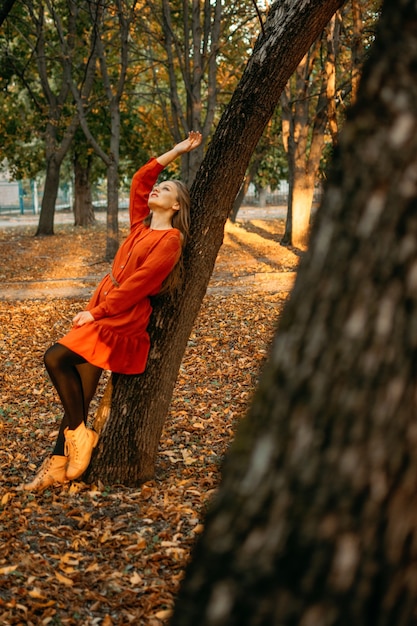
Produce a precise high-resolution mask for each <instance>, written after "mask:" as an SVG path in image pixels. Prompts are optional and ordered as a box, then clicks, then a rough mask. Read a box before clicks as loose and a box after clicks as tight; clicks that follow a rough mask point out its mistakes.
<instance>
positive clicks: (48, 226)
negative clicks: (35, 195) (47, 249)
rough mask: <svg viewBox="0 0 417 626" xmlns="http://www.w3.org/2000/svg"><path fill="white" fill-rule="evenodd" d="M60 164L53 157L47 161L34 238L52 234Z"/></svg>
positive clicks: (59, 161)
mask: <svg viewBox="0 0 417 626" xmlns="http://www.w3.org/2000/svg"><path fill="white" fill-rule="evenodd" d="M61 163H62V161H61V160H57V159H56V157H55V155H53V156H52V157H50V158H49V159H48V160H47V165H46V176H45V186H44V190H43V196H42V203H41V210H40V213H39V223H38V228H37V230H36V233H35V237H40V236H42V235H53V234H54V215H55V204H56V199H57V196H58V188H59V173H60V170H61Z"/></svg>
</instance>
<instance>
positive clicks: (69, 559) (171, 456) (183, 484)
mask: <svg viewBox="0 0 417 626" xmlns="http://www.w3.org/2000/svg"><path fill="white" fill-rule="evenodd" d="M282 232H283V223H282V221H280V220H277V219H274V220H270V219H269V220H266V219H252V220H245V221H241V222H239V223H237V224H236V225H233V226H232V225H228V226H227V229H226V236H225V242H224V245H223V247H222V249H221V252H220V255H219V258H218V261H217V265H216V269H215V272H214V274H213V278H212V281H211V283H210V286H209V290H208V293H207V296H206V298H205V301H204V303H203V307H202V310H201V313H200V315H199V317H198V320H197V323H196V325H195V328H194V331H193V334H192V336H191V337H190V340H189V343H188V347H187V350H186V354H185V356H184V359H183V363H182V366H181V370H180V375H179V379H178V382H177V386H176V390H175V393H174V397H173V400H172V403H171V408H170V412H169V416H168V419H167V423H166V427H165V430H164V433H163V437H162V440H161V446H160V454H159V460H158V465H157V475H156V478H155V480H154V481H152V482H149V483H146V484H144V485H143V486H142V487H141V488H140V489H128V488H125V487H121V486H117V485H113V486H112V487H108V486H106V485H103V484H95V485H86V484H84V483H82V482H76V483H73V484H71V485H70V486H66V487H64V488H52V489H49V490H47V491H46V492H44V493H43V494H42V495H34V494H31V493H21V492H20V491H19V490H18V486H19V484H20V483H21V482H22V481H24V480H26V479H29V478H31V477H32V475H33V474H34V472H35V471H36V469H37V468H38V467H39V465H40V463H41V462H42V460H43V458H44V457H45V455H46V454H48V452H49V451H50V449H51V445H52V443H53V440H54V438H55V436H56V433H57V429H58V425H59V421H60V419H61V414H60V405H59V402H58V399H57V397H56V395H55V392H54V391H53V388H52V385H51V384H50V382H49V380H48V378H47V375H46V374H45V371H44V368H43V364H42V355H43V352H44V351H45V349H46V348H47V347H48V346H49V345H50V344H51V342H53V341H54V340H56V339H58V338H59V337H60V335H62V334H63V333H64V332H65V331H66V329H67V328H68V325H69V324H70V320H71V318H72V316H73V315H74V314H75V313H76V312H77V311H78V310H80V308H82V307H83V303H84V302H85V299H86V298H87V297H88V294H89V293H90V291H91V289H92V287H93V285H94V284H95V282H96V280H97V279H98V278H99V277H100V276H101V275H103V273H105V272H106V271H107V265H106V263H105V262H104V261H103V260H102V255H103V250H104V241H105V232H104V226H103V225H102V224H101V223H99V224H98V225H97V226H95V227H94V228H93V229H90V230H78V229H74V228H73V227H71V226H69V225H61V226H58V227H57V236H56V237H54V238H42V239H37V238H34V237H33V236H32V235H33V229H32V228H31V227H26V228H23V227H19V228H6V229H3V230H0V257H1V265H0V267H1V268H2V269H1V270H0V272H1V279H2V284H3V289H2V298H1V300H0V359H1V370H0V381H1V387H0V399H1V403H0V435H1V436H0V467H1V474H0V477H1V482H0V623H1V624H13V625H15V624H16V625H17V624H42V625H43V624H45V625H47V624H83V625H93V624H101V625H104V626H110V625H113V624H114V625H116V624H120V625H122V624H129V623H132V624H136V625H137V624H141V625H143V626H159V625H160V624H163V623H167V620H168V618H169V615H170V614H171V609H172V606H173V602H174V598H175V593H176V591H177V589H178V586H179V581H180V580H181V578H182V575H183V570H184V566H185V564H186V562H187V560H188V558H189V554H190V550H191V548H192V546H193V543H194V540H195V538H196V536H197V535H198V534H199V533H200V532H201V530H202V527H203V526H202V525H203V521H204V512H205V510H206V506H207V502H208V501H209V499H210V497H211V495H212V494H213V492H214V490H215V489H216V486H217V483H218V480H219V470H220V466H221V462H222V458H223V456H224V454H225V453H226V451H227V448H228V446H229V443H230V441H231V439H232V437H233V433H234V428H235V424H236V422H237V420H239V419H240V418H241V417H242V416H243V415H244V413H245V411H246V407H247V405H248V402H249V401H250V398H251V394H252V392H253V390H254V387H255V385H256V381H257V379H258V372H259V368H260V366H261V364H262V362H263V360H264V359H265V356H266V352H267V346H268V343H269V340H270V338H271V336H272V334H273V330H274V327H275V322H276V319H277V317H278V315H279V313H280V310H281V307H282V304H283V302H284V300H285V298H286V296H287V292H288V289H290V287H291V284H292V279H293V276H294V274H293V272H294V269H295V267H296V264H297V260H298V259H297V257H296V255H295V254H293V253H292V252H291V251H290V250H288V249H286V248H283V247H281V246H280V245H279V244H278V243H277V242H278V239H279V236H280V235H281V234H282ZM105 378H106V377H104V379H103V382H102V383H101V387H100V391H101V390H102V388H103V385H104V384H105ZM99 395H100V394H99ZM96 406H97V402H96V403H95V405H94V406H93V409H92V412H94V410H95V408H96Z"/></svg>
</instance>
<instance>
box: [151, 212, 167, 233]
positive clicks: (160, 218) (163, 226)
mask: <svg viewBox="0 0 417 626" xmlns="http://www.w3.org/2000/svg"><path fill="white" fill-rule="evenodd" d="M171 220H172V215H167V214H166V213H165V214H163V215H161V214H159V213H154V212H153V213H152V217H151V223H150V224H149V228H152V229H153V230H168V229H169V228H172V222H171Z"/></svg>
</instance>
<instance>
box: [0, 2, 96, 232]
mask: <svg viewBox="0 0 417 626" xmlns="http://www.w3.org/2000/svg"><path fill="white" fill-rule="evenodd" d="M77 7H78V4H76V3H74V2H72V1H71V0H68V3H67V2H64V1H62V2H59V3H55V4H54V10H56V11H58V10H59V11H60V13H61V16H62V17H61V22H62V24H63V29H64V30H65V36H64V40H65V55H63V54H62V47H61V45H60V41H59V40H58V38H57V35H56V32H55V29H54V28H53V24H52V20H51V16H52V14H51V12H50V11H49V9H50V8H51V6H50V5H49V7H48V2H46V3H44V2H19V3H16V5H15V6H14V8H13V10H12V11H11V13H10V15H9V17H8V19H7V22H6V25H5V28H4V29H3V33H2V37H1V43H2V57H3V59H4V61H5V67H4V70H5V72H6V74H7V75H8V79H9V82H14V83H16V84H20V86H21V88H23V90H24V91H25V93H26V94H27V97H28V100H29V99H30V100H31V103H32V106H33V109H34V110H35V111H36V120H37V122H38V123H37V124H36V125H34V126H33V127H32V136H35V137H36V136H38V137H42V138H43V140H44V159H45V162H46V167H45V169H46V173H45V184H44V192H43V197H42V204H41V212H40V216H39V225H38V229H37V233H36V234H37V235H51V234H53V222H54V212H55V202H56V198H57V193H58V186H59V178H60V170H61V166H62V162H63V160H64V158H65V156H66V155H67V153H68V150H69V147H70V145H71V142H72V139H73V137H74V133H75V131H76V129H77V127H78V116H77V112H76V110H75V108H74V106H73V100H72V95H71V92H70V88H69V81H68V63H69V61H70V60H71V62H73V64H74V66H75V67H76V68H77V71H78V72H79V73H78V80H77V86H78V89H79V90H80V93H81V94H82V97H83V98H88V95H89V92H90V90H91V87H92V84H93V78H94V59H93V58H91V57H90V58H88V59H87V60H85V58H84V53H85V49H84V46H83V44H82V42H81V39H80V37H79V34H80V30H82V24H81V22H80V20H79V19H78V17H79V11H78V8H77ZM74 59H75V60H74ZM3 76H4V74H3ZM31 117H32V118H33V117H34V115H32V116H31ZM6 145H7V144H6ZM11 160H12V161H13V160H14V158H13V157H12V159H11ZM36 162H37V163H39V159H37V160H36Z"/></svg>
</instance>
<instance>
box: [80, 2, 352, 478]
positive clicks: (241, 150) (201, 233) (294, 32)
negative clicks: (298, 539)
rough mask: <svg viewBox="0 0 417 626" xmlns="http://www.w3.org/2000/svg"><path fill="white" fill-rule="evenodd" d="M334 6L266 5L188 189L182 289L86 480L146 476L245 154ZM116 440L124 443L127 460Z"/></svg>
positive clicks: (156, 326)
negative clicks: (261, 33) (260, 29)
mask: <svg viewBox="0 0 417 626" xmlns="http://www.w3.org/2000/svg"><path fill="white" fill-rule="evenodd" d="M342 3H343V2H342V0H311V1H309V2H308V1H305V2H302V3H301V4H296V5H294V3H293V2H292V0H286V1H285V2H280V3H275V4H274V5H272V7H271V11H270V15H269V18H268V20H267V23H266V25H265V37H261V38H260V39H259V40H258V42H257V44H256V46H255V49H254V52H253V55H252V57H251V59H250V61H249V63H248V66H247V68H246V70H245V72H244V74H243V77H242V79H241V81H240V84H239V86H238V88H237V89H236V91H235V93H234V95H233V97H232V100H231V102H230V105H229V106H228V108H227V109H226V111H225V113H224V115H223V116H222V118H221V120H220V123H219V125H218V128H217V131H216V133H215V136H214V138H213V141H212V143H211V145H210V147H209V149H208V151H207V154H206V157H205V160H204V163H203V165H202V167H201V168H200V170H199V172H198V174H197V177H196V179H195V182H194V184H193V186H192V189H191V192H192V199H193V219H192V231H191V237H190V242H189V244H188V245H187V249H186V254H185V268H186V272H185V280H184V283H183V286H182V289H181V291H180V293H179V294H178V295H177V297H176V299H175V301H172V302H171V301H169V299H168V298H164V299H162V301H161V302H159V303H158V304H157V305H156V307H155V310H154V315H153V318H152V321H151V327H150V334H151V340H152V345H153V348H152V351H151V354H150V358H149V361H148V366H147V369H146V372H145V373H144V374H143V375H142V376H139V377H119V378H118V379H117V381H116V383H115V385H114V394H113V403H112V410H111V414H110V418H109V420H108V422H107V424H106V427H105V429H104V431H103V432H102V437H101V441H100V445H99V446H98V449H97V452H96V454H95V455H94V457H93V460H92V464H91V467H90V475H89V480H93V479H97V478H100V479H101V480H102V481H104V482H123V483H125V484H132V485H133V484H137V483H139V482H141V481H143V480H146V479H148V478H150V477H152V476H153V475H154V465H155V458H156V452H157V448H158V442H159V437H160V433H161V430H162V427H163V424H164V421H165V418H166V414H167V411H168V407H169V403H170V400H171V396H172V390H173V386H174V383H175V379H176V376H177V373H178V369H179V366H180V363H181V359H182V356H183V354H184V350H185V347H186V344H187V340H188V337H189V334H190V332H191V329H192V325H193V323H194V320H195V317H196V315H197V313H198V310H199V308H200V305H201V302H202V300H203V297H204V295H205V292H206V289H207V284H208V282H209V279H210V275H211V273H212V270H213V267H214V263H215V260H216V256H217V252H218V250H219V248H220V245H221V243H222V240H223V230H224V224H225V222H226V219H227V217H228V215H229V214H230V211H231V208H232V205H233V201H234V199H235V197H236V194H237V192H238V190H239V187H240V185H241V183H242V180H243V177H244V174H245V171H246V168H247V166H248V163H249V160H250V157H251V155H252V153H253V151H254V149H255V146H256V144H257V142H258V140H259V138H260V136H261V134H262V132H263V130H264V128H265V126H266V124H267V123H268V121H269V119H270V118H271V116H272V114H273V112H274V110H275V107H276V105H277V103H278V101H279V97H280V94H281V91H282V89H283V88H284V85H285V83H286V82H287V80H288V78H289V76H290V75H291V74H292V72H293V71H294V69H295V68H296V67H297V65H298V63H299V62H300V59H301V57H302V56H303V54H304V53H305V51H306V50H308V48H309V47H310V45H311V43H312V41H313V40H314V39H315V38H316V37H317V36H318V35H319V34H320V32H321V31H322V30H323V28H324V26H325V25H326V23H327V22H328V21H329V19H330V18H331V16H332V14H333V13H334V12H335V11H336V9H337V8H339V7H340V5H341V4H342ZM118 433H121V434H118ZM145 433H152V435H150V436H149V437H148V436H147V435H146V434H145ZM120 442H123V443H122V446H123V447H126V446H127V447H129V450H128V458H127V465H126V458H124V457H125V454H124V453H123V451H122V450H121V449H120V448H121V444H120Z"/></svg>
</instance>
